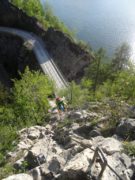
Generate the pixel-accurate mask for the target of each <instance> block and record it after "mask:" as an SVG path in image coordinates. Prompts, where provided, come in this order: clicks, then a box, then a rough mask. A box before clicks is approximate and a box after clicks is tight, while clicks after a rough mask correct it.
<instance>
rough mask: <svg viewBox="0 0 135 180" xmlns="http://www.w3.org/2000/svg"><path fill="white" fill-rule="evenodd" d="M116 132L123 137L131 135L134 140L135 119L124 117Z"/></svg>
mask: <svg viewBox="0 0 135 180" xmlns="http://www.w3.org/2000/svg"><path fill="white" fill-rule="evenodd" d="M116 133H117V134H118V135H119V136H121V137H123V138H127V137H130V138H131V139H132V140H135V119H131V118H130V119H126V118H124V119H122V120H121V122H120V124H119V125H118V127H117V129H116Z"/></svg>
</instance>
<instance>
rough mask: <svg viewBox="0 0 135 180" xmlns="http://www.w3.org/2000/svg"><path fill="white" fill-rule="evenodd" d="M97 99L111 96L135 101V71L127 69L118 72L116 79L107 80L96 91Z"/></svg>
mask: <svg viewBox="0 0 135 180" xmlns="http://www.w3.org/2000/svg"><path fill="white" fill-rule="evenodd" d="M96 97H97V99H103V98H105V97H110V98H112V99H121V100H125V101H128V102H131V103H133V104H134V103H135V73H134V72H132V71H130V70H125V71H122V72H119V73H118V74H117V77H116V79H115V80H114V81H113V82H112V81H111V80H108V81H106V82H105V83H104V84H103V85H102V86H100V87H99V89H98V90H97V92H96Z"/></svg>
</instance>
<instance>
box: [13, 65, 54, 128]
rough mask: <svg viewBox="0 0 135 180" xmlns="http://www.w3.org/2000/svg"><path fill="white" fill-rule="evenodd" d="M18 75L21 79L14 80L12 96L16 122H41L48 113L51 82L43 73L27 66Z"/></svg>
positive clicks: (19, 123) (28, 123)
mask: <svg viewBox="0 0 135 180" xmlns="http://www.w3.org/2000/svg"><path fill="white" fill-rule="evenodd" d="M20 76H21V80H14V88H13V96H12V100H13V108H14V113H15V117H16V124H18V125H21V124H22V125H23V124H24V125H31V124H37V123H41V122H42V121H44V120H45V117H46V116H47V113H48V108H49V104H48V100H47V98H48V95H50V94H51V93H52V92H53V84H52V82H51V81H50V80H49V79H48V78H47V76H45V75H44V74H42V73H40V72H36V71H32V72H30V71H29V69H28V68H26V70H25V72H24V74H20Z"/></svg>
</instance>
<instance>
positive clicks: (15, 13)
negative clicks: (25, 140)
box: [0, 0, 93, 81]
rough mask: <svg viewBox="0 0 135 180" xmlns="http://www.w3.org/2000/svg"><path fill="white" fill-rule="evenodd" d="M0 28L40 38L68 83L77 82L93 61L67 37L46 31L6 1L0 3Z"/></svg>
mask: <svg viewBox="0 0 135 180" xmlns="http://www.w3.org/2000/svg"><path fill="white" fill-rule="evenodd" d="M0 26H8V27H14V28H18V29H22V30H26V31H29V32H33V33H35V34H37V35H38V36H40V37H41V38H42V39H43V40H44V42H45V44H46V48H47V50H48V52H49V53H50V55H51V56H52V57H53V59H54V61H55V62H56V64H57V65H58V67H59V68H60V70H61V71H62V72H63V74H64V76H65V78H67V79H68V80H69V81H70V80H73V79H74V80H76V81H79V80H80V79H81V77H82V76H83V74H84V69H85V67H87V66H88V65H89V64H90V62H91V60H92V59H93V58H92V56H91V55H90V53H89V52H87V51H86V50H84V49H82V48H81V47H80V46H78V45H76V43H74V42H73V40H71V39H70V38H69V37H68V36H67V35H65V34H64V33H62V32H60V31H58V30H54V29H49V30H47V31H46V30H45V29H43V27H42V26H41V24H39V22H38V21H37V20H36V19H35V18H33V17H29V16H27V15H26V14H25V13H24V12H23V11H21V10H19V9H18V8H16V7H15V6H13V5H11V4H10V3H9V2H8V0H5V1H4V0H2V1H0Z"/></svg>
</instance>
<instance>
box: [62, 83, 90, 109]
mask: <svg viewBox="0 0 135 180" xmlns="http://www.w3.org/2000/svg"><path fill="white" fill-rule="evenodd" d="M59 94H60V95H61V96H65V97H66V99H67V100H68V102H69V104H70V107H72V108H80V107H82V106H83V105H84V104H85V103H86V101H87V100H88V90H87V89H86V88H82V86H81V85H77V84H76V83H75V82H73V81H72V82H71V83H70V86H69V87H68V88H67V89H65V90H62V91H60V92H59Z"/></svg>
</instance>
